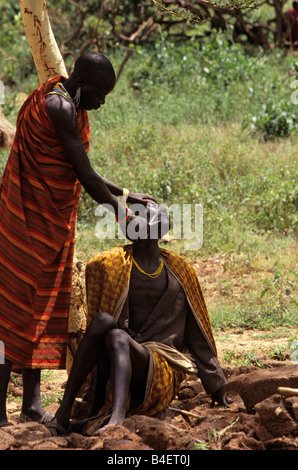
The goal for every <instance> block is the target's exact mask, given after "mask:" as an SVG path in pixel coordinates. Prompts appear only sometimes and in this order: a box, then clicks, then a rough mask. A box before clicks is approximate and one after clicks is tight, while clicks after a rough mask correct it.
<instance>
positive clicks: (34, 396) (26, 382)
mask: <svg viewBox="0 0 298 470" xmlns="http://www.w3.org/2000/svg"><path fill="white" fill-rule="evenodd" d="M22 374H23V405H22V413H24V414H25V415H26V416H28V417H29V418H31V419H32V420H33V421H40V420H41V419H42V417H43V416H44V415H45V413H46V412H45V410H44V408H43V406H42V404H41V397H40V369H23V370H22Z"/></svg>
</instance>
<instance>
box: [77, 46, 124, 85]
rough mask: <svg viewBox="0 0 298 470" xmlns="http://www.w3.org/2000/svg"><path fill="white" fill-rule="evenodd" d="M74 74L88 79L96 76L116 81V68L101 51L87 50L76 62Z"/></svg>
mask: <svg viewBox="0 0 298 470" xmlns="http://www.w3.org/2000/svg"><path fill="white" fill-rule="evenodd" d="M73 74H74V75H75V76H76V77H82V78H84V79H86V80H90V78H91V77H92V78H95V77H96V80H101V81H103V82H115V81H116V75H115V71H114V68H113V66H112V64H111V62H110V61H109V59H108V58H107V57H105V56H104V55H103V54H101V53H100V52H87V53H86V54H83V55H81V56H80V57H79V58H78V59H77V60H76V62H75V66H74V71H73Z"/></svg>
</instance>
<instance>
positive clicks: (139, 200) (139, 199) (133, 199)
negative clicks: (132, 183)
mask: <svg viewBox="0 0 298 470" xmlns="http://www.w3.org/2000/svg"><path fill="white" fill-rule="evenodd" d="M149 201H153V202H155V203H156V204H158V202H157V201H156V199H155V198H154V197H153V196H150V195H149V194H143V193H129V196H128V200H127V202H129V203H130V204H143V205H144V206H146V204H147V203H148V202H149Z"/></svg>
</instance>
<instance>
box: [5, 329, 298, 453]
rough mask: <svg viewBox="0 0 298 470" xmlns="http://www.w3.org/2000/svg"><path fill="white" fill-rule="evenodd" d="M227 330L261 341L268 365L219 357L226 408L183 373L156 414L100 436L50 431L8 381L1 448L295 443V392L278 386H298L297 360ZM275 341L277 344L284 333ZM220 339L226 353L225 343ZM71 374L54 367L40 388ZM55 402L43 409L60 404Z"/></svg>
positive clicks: (58, 384)
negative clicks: (29, 413)
mask: <svg viewBox="0 0 298 470" xmlns="http://www.w3.org/2000/svg"><path fill="white" fill-rule="evenodd" d="M230 337H234V338H235V339H236V342H235V343H233V344H234V346H235V348H236V347H237V350H238V351H239V353H241V350H246V351H247V348H249V347H250V346H251V343H252V342H253V346H254V348H256V341H257V343H258V350H259V351H260V356H259V357H260V361H262V363H263V364H265V365H266V367H267V368H266V369H261V368H259V367H256V366H226V365H224V364H223V365H222V367H223V370H224V373H225V375H226V377H227V380H228V385H227V394H228V396H229V397H230V398H232V399H233V400H234V401H233V403H232V404H231V405H230V406H229V408H221V407H215V408H211V401H210V397H209V396H208V395H206V393H205V392H204V390H203V388H202V385H201V383H200V380H186V381H185V382H184V383H183V384H182V387H181V390H180V393H179V396H178V397H177V399H176V400H174V401H173V402H172V403H171V405H170V406H169V407H168V408H167V409H166V410H165V411H164V412H162V413H160V414H159V415H156V416H155V417H154V418H151V417H146V416H132V417H130V418H127V419H126V420H125V422H124V425H123V426H116V427H113V428H109V429H106V430H104V431H102V433H101V435H100V436H92V437H87V436H82V435H80V434H78V433H69V434H67V435H66V436H60V437H52V436H51V435H50V433H49V431H48V430H47V428H45V427H44V426H42V425H40V424H36V423H27V424H24V423H21V424H20V423H19V422H18V416H19V413H20V406H21V395H22V387H21V386H20V384H19V383H17V384H16V385H14V384H13V383H12V382H11V383H10V401H9V403H8V414H9V421H10V422H11V423H12V426H10V427H5V428H2V429H0V450H4V449H10V450H15V449H18V450H23V449H25V450H27V449H33V450H35V449H36V450H65V449H68V450H69V449H77V450H78V449H84V450H101V449H104V450H131V451H133V450H151V451H152V450H167V451H172V450H185V451H189V450H195V449H203V450H297V449H298V396H289V397H284V396H282V395H281V394H280V393H279V392H278V387H291V388H294V389H297V388H298V367H297V363H293V362H292V361H291V360H290V355H289V354H290V353H287V352H284V354H283V358H282V359H283V360H274V359H272V358H271V357H269V356H268V355H267V356H266V354H265V351H266V347H267V345H266V344H263V346H262V343H263V342H262V340H253V339H252V338H251V337H250V336H249V335H248V334H247V333H246V334H236V333H235V334H234V335H231V334H230ZM230 341H231V338H230ZM230 341H229V347H230V348H231V342H230ZM278 341H279V344H280V338H279V340H278ZM218 344H220V352H219V358H220V359H221V356H222V354H223V352H224V350H225V346H224V343H218ZM262 349H263V351H264V352H263V353H262ZM267 350H268V348H267ZM16 379H18V380H20V378H19V377H18V375H17V374H16V375H15V377H14V382H16ZM66 379H67V374H66V372H65V371H53V372H51V377H50V378H49V379H48V380H47V379H44V380H43V384H42V393H43V394H44V395H45V394H48V395H57V393H60V394H62V393H63V388H64V384H65V381H66ZM57 407H58V404H57V403H52V404H51V405H49V406H48V407H47V408H46V409H47V410H48V411H52V412H55V410H56V409H57ZM82 407H83V402H82V399H78V400H77V401H76V407H75V409H76V413H78V410H80V409H81V408H82Z"/></svg>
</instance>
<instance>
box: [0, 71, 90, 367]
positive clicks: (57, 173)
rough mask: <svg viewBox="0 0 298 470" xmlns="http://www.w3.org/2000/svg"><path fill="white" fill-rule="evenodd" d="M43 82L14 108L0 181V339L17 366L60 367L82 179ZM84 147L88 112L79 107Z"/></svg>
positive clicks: (49, 86)
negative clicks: (8, 149)
mask: <svg viewBox="0 0 298 470" xmlns="http://www.w3.org/2000/svg"><path fill="white" fill-rule="evenodd" d="M58 81H63V77H56V78H53V79H50V80H49V81H48V82H45V83H44V84H43V85H41V86H40V87H39V88H38V89H37V90H35V91H34V92H33V93H31V95H30V96H29V97H28V98H27V100H26V101H25V103H24V104H23V106H22V108H21V109H20V111H19V115H18V119H17V129H16V136H15V140H14V143H13V145H12V149H11V152H10V155H9V158H8V162H7V165H6V168H5V171H4V174H3V177H2V180H1V183H0V340H1V341H3V342H4V347H5V357H6V358H7V359H9V360H10V361H12V362H13V363H14V364H15V365H16V366H19V367H27V368H46V369H50V368H55V369H56V368H65V360H66V350H67V329H68V311H69V302H70V292H71V279H72V262H73V251H74V235H75V223H76V214H77V208H78V203H79V198H80V194H81V185H80V183H79V181H78V179H77V177H76V174H75V172H74V170H73V168H72V165H71V164H70V163H69V162H68V161H67V160H66V157H65V152H64V149H63V146H62V142H61V139H60V138H59V136H58V133H57V129H56V128H55V126H54V125H53V123H52V121H51V119H50V118H49V116H48V114H47V109H46V105H45V95H46V94H47V93H48V92H49V91H51V90H52V89H53V87H54V86H55V84H56V83H57V82H58ZM78 121H79V130H80V137H81V140H82V142H83V144H84V147H85V149H86V151H88V148H89V137H90V130H89V120H88V113H87V112H86V111H84V110H81V109H78Z"/></svg>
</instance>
